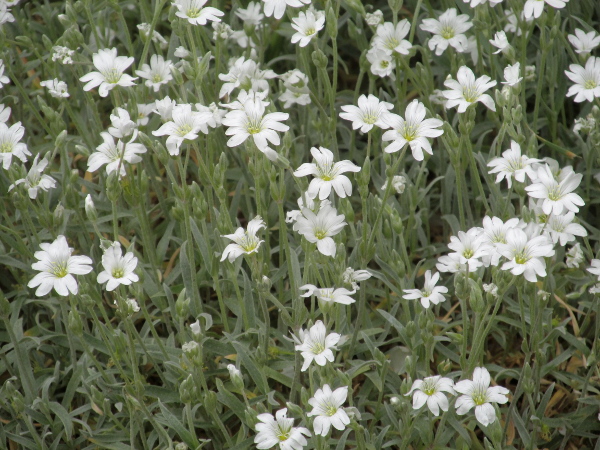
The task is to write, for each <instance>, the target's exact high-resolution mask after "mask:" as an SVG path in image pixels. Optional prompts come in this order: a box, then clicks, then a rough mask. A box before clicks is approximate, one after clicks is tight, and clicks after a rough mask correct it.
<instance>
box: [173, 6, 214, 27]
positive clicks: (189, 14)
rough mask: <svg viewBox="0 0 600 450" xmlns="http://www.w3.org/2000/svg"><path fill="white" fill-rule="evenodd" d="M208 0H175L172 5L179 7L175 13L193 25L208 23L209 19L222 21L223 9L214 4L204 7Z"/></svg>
mask: <svg viewBox="0 0 600 450" xmlns="http://www.w3.org/2000/svg"><path fill="white" fill-rule="evenodd" d="M207 1H208V0H175V1H174V2H173V3H171V5H173V6H175V7H176V8H177V12H176V13H175V15H176V16H177V17H181V18H182V19H185V20H187V21H188V22H189V23H190V24H192V25H206V23H207V22H208V21H212V22H220V21H221V19H219V17H221V16H224V15H225V13H224V12H223V11H220V10H218V9H217V8H213V7H212V6H207V7H204V5H205V4H206V2H207Z"/></svg>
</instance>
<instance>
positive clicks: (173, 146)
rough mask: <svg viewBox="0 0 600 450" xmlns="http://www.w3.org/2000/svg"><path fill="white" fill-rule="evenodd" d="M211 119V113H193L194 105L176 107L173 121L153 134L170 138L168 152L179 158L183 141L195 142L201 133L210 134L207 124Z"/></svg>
mask: <svg viewBox="0 0 600 450" xmlns="http://www.w3.org/2000/svg"><path fill="white" fill-rule="evenodd" d="M157 103H158V102H157ZM210 117H211V114H210V113H206V112H197V111H192V105H190V104H189V103H185V104H182V105H175V106H173V110H172V120H171V121H169V122H167V123H164V124H163V125H162V126H161V127H160V128H159V129H158V130H155V131H153V132H152V134H153V135H154V136H168V137H167V150H168V151H169V154H170V155H172V156H177V155H179V149H180V147H181V144H182V143H183V141H185V140H188V141H193V140H194V139H196V138H197V137H198V132H199V131H202V132H203V133H208V127H207V126H206V122H207V121H208V120H209V118H210Z"/></svg>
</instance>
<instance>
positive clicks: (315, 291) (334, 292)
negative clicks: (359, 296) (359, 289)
mask: <svg viewBox="0 0 600 450" xmlns="http://www.w3.org/2000/svg"><path fill="white" fill-rule="evenodd" d="M300 290H302V291H304V290H306V292H305V293H304V294H302V295H301V297H310V296H311V295H315V296H316V297H317V300H319V305H322V304H325V305H327V304H332V303H340V304H342V305H351V304H352V303H354V302H356V300H354V299H353V298H352V297H350V295H352V294H354V292H355V291H349V290H348V289H344V288H338V289H335V288H320V289H319V288H318V287H316V286H315V285H314V284H305V285H304V286H300Z"/></svg>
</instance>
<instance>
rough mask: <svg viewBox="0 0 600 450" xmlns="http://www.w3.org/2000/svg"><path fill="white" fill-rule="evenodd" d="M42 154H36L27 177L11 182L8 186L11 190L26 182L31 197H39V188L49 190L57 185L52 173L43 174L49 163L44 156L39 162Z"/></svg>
mask: <svg viewBox="0 0 600 450" xmlns="http://www.w3.org/2000/svg"><path fill="white" fill-rule="evenodd" d="M39 157H40V155H39V154H38V155H35V158H34V160H33V163H32V165H31V169H29V172H28V173H27V176H26V177H25V178H21V179H20V180H17V181H15V183H14V184H11V185H10V186H9V187H8V190H9V192H10V191H11V190H12V189H13V188H14V187H15V186H18V185H19V184H24V185H25V187H26V188H27V192H28V194H29V198H31V199H35V198H37V194H38V189H41V190H43V191H46V192H48V191H49V190H50V189H53V188H54V187H55V186H56V181H55V180H54V178H52V177H51V176H50V175H42V172H43V171H44V169H45V168H46V166H47V165H48V160H47V159H46V158H43V159H42V160H41V161H40V162H39V163H38V158H39Z"/></svg>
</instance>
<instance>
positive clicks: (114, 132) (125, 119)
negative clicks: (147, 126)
mask: <svg viewBox="0 0 600 450" xmlns="http://www.w3.org/2000/svg"><path fill="white" fill-rule="evenodd" d="M139 107H140V105H138V109H139ZM110 123H111V125H112V126H110V127H108V133H109V134H110V135H111V136H114V137H116V138H119V139H123V138H124V137H127V136H130V135H132V134H133V133H134V132H135V130H136V129H137V124H136V123H135V122H134V121H133V120H131V117H130V116H129V112H127V110H126V109H123V108H117V109H116V110H115V113H114V114H111V115H110Z"/></svg>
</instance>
